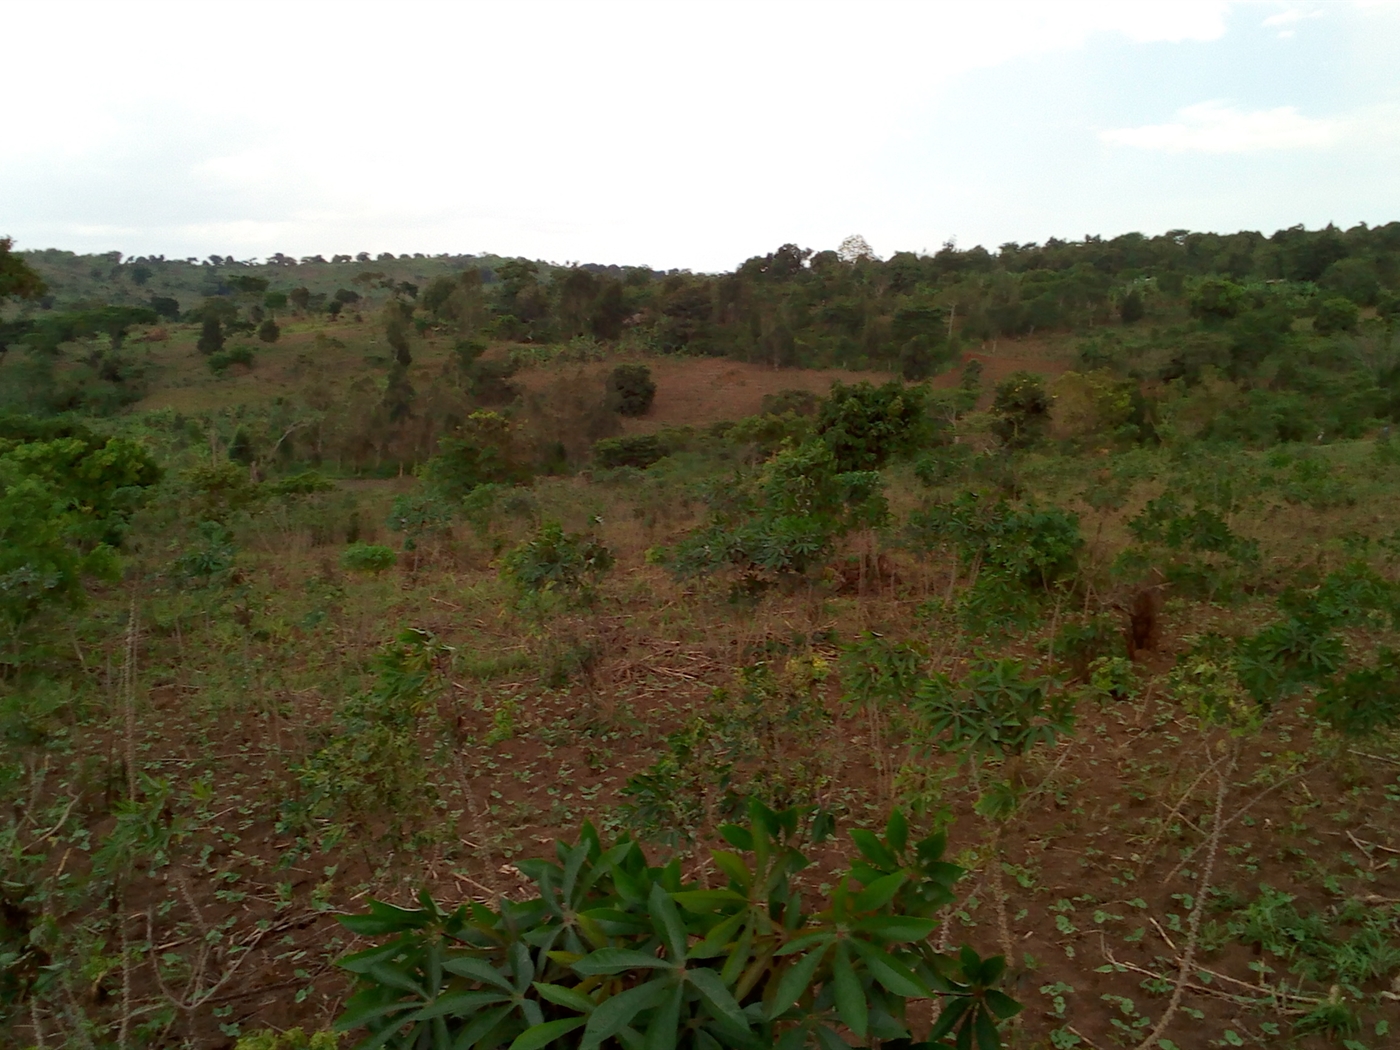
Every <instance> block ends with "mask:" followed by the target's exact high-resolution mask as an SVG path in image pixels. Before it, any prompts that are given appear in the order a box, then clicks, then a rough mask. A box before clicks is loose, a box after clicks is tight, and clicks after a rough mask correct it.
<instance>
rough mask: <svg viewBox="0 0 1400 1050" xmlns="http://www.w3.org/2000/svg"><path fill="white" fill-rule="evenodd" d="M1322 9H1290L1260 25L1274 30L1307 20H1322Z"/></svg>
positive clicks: (1270, 17) (1274, 15) (1271, 16)
mask: <svg viewBox="0 0 1400 1050" xmlns="http://www.w3.org/2000/svg"><path fill="white" fill-rule="evenodd" d="M1321 17H1322V11H1321V10H1320V9H1316V8H1314V9H1312V10H1306V9H1304V8H1301V7H1290V8H1288V9H1286V10H1283V11H1280V12H1278V13H1277V14H1273V15H1270V16H1269V17H1268V18H1266V19H1264V21H1262V22H1260V23H1259V24H1260V25H1261V26H1263V27H1264V28H1266V29H1273V28H1274V27H1275V26H1290V25H1294V24H1295V23H1298V22H1301V21H1303V20H1304V19H1305V18H1321Z"/></svg>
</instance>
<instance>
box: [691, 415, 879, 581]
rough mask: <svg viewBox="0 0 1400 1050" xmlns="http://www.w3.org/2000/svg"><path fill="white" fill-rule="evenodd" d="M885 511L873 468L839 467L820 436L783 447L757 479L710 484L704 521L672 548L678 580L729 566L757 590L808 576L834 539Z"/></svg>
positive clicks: (875, 520) (871, 523)
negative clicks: (708, 509)
mask: <svg viewBox="0 0 1400 1050" xmlns="http://www.w3.org/2000/svg"><path fill="white" fill-rule="evenodd" d="M887 514H888V510H887V507H886V504H885V500H884V496H883V495H882V493H881V480H880V475H879V473H878V472H876V471H846V472H841V471H840V470H839V469H838V465H837V459H836V456H835V455H834V454H833V453H832V451H831V449H830V448H829V447H828V446H827V445H826V444H825V443H824V442H821V441H809V442H807V443H806V444H804V445H800V446H798V447H796V448H785V449H783V450H782V451H780V452H778V453H777V454H776V455H775V456H773V457H772V459H770V460H769V461H768V462H767V463H766V464H764V466H763V469H762V470H761V471H760V472H759V473H758V475H757V476H756V477H752V478H747V479H744V480H743V481H741V482H739V483H737V484H734V485H730V486H726V487H725V488H723V489H716V490H715V491H714V492H713V493H712V494H711V513H710V518H709V521H708V522H707V523H706V524H705V525H703V526H701V527H700V528H699V529H696V530H695V531H693V532H692V533H690V534H689V535H688V536H686V537H685V539H683V540H682V541H681V542H680V543H679V544H677V545H676V547H675V549H674V550H673V551H671V552H670V556H669V562H670V565H671V569H672V571H673V572H674V573H675V574H676V575H678V576H681V577H686V576H694V575H700V574H702V573H711V572H715V571H718V570H721V569H730V570H733V571H734V572H736V573H737V574H738V577H739V580H738V583H737V584H736V587H737V588H738V589H739V590H740V591H741V592H746V593H756V592H758V591H760V590H762V589H763V588H765V587H767V586H769V585H771V584H772V583H774V582H776V581H777V580H779V579H783V578H788V579H791V578H795V577H800V576H802V575H804V574H806V573H807V572H808V571H809V570H811V569H812V568H813V567H814V566H816V565H819V564H821V563H822V562H824V561H825V560H826V558H827V557H828V556H829V555H830V553H831V551H832V548H833V545H834V543H835V541H836V539H837V538H838V537H840V536H844V535H846V534H848V533H850V532H851V531H853V530H854V529H857V528H862V527H865V528H869V527H873V526H877V525H880V524H882V523H883V522H884V521H885V519H886V517H887Z"/></svg>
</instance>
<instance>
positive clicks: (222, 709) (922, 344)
mask: <svg viewBox="0 0 1400 1050" xmlns="http://www.w3.org/2000/svg"><path fill="white" fill-rule="evenodd" d="M11 248H12V246H11V245H10V244H9V242H7V241H6V242H0V297H3V298H4V299H5V300H6V301H7V305H6V306H5V308H4V313H3V315H0V385H2V387H0V389H2V390H3V392H2V393H0V397H3V399H4V401H3V409H4V414H3V415H0V483H3V490H2V491H0V622H2V623H3V628H2V629H0V787H3V791H4V798H5V800H6V802H7V805H6V807H5V810H4V815H3V817H0V843H2V844H3V850H0V960H3V967H0V1032H3V1033H4V1038H5V1040H6V1042H7V1045H9V1044H13V1045H18V1046H53V1045H73V1046H80V1047H94V1048H95V1047H105V1046H112V1047H120V1048H123V1050H125V1048H127V1047H143V1046H151V1047H167V1046H219V1045H229V1046H233V1045H238V1046H240V1047H243V1048H244V1050H255V1048H256V1050H310V1048H317V1050H321V1048H325V1047H331V1046H337V1045H350V1044H351V1042H352V1041H353V1042H355V1043H362V1044H363V1045H365V1046H367V1047H369V1046H400V1047H420V1046H439V1045H442V1046H455V1047H463V1048H467V1047H480V1048H482V1050H487V1048H493V1047H514V1048H515V1050H527V1048H543V1047H558V1048H589V1047H595V1046H596V1047H614V1046H618V1047H633V1046H638V1047H648V1048H650V1047H655V1048H662V1047H680V1046H684V1047H687V1048H689V1047H695V1048H709V1047H736V1048H747V1047H755V1048H758V1047H769V1046H782V1047H792V1048H796V1047H799V1046H808V1045H812V1046H821V1047H836V1046H844V1045H857V1046H872V1047H873V1046H877V1045H878V1046H888V1047H915V1046H930V1047H931V1046H946V1045H952V1046H959V1047H972V1046H976V1047H978V1048H979V1050H985V1048H989V1047H993V1046H996V1045H1006V1046H1014V1047H1024V1048H1031V1047H1054V1048H1056V1050H1064V1048H1072V1047H1085V1048H1094V1047H1108V1046H1123V1047H1142V1048H1144V1050H1146V1048H1148V1047H1151V1046H1160V1047H1163V1048H1164V1050H1171V1048H1172V1047H1180V1048H1186V1047H1198V1046H1199V1047H1204V1046H1251V1045H1253V1046H1263V1045H1273V1044H1277V1043H1280V1042H1283V1043H1285V1044H1286V1045H1296V1046H1299V1047H1324V1046H1335V1047H1340V1048H1344V1050H1354V1048H1355V1047H1371V1048H1375V1047H1381V1046H1386V1045H1389V1044H1388V1040H1389V1038H1391V1036H1390V1033H1391V1031H1392V1029H1393V1028H1394V1027H1395V1026H1396V1025H1397V1024H1400V1011H1397V1007H1396V1002H1397V998H1396V992H1395V989H1396V987H1397V982H1400V910H1397V907H1398V906H1397V901H1400V865H1398V864H1397V857H1400V811H1397V807H1398V806H1400V782H1397V774H1400V737H1398V736H1397V730H1400V503H1397V501H1396V500H1397V493H1400V444H1398V443H1397V442H1396V441H1395V440H1393V439H1392V435H1391V428H1392V426H1393V424H1394V423H1395V422H1396V420H1397V416H1396V413H1397V411H1400V352H1397V348H1396V343H1395V331H1394V329H1395V324H1396V303H1397V301H1400V300H1397V293H1400V268H1397V260H1400V225H1397V224H1392V225H1390V226H1385V227H1379V228H1375V229H1370V228H1366V227H1358V228H1356V229H1353V230H1347V231H1340V230H1335V229H1331V228H1329V229H1326V230H1321V231H1306V230H1302V229H1295V230H1285V231H1280V232H1279V233H1278V234H1275V235H1273V236H1272V237H1264V236H1261V235H1257V234H1237V235H1233V236H1217V235H1210V234H1189V233H1183V232H1173V233H1170V234H1167V235H1164V236H1162V237H1155V238H1147V237H1141V236H1137V235H1132V236H1128V237H1120V238H1116V239H1114V240H1111V241H1103V240H1097V239H1092V238H1091V239H1087V240H1085V241H1083V242H1074V243H1061V242H1050V243H1048V244H1046V245H1014V244H1013V245H1003V246H1002V247H1001V248H1000V249H999V250H998V251H996V252H987V251H984V250H982V249H980V248H975V249H971V250H967V251H962V250H958V249H956V248H954V247H952V246H947V247H945V248H944V249H942V250H941V251H939V252H937V253H935V254H933V255H931V256H916V255H912V254H900V255H896V256H894V257H893V258H891V259H889V260H884V261H882V260H879V259H876V258H874V257H873V255H871V253H870V252H869V250H868V249H867V248H865V247H864V246H863V245H862V244H861V243H860V242H859V241H858V239H852V240H850V241H848V242H847V243H846V244H845V245H843V246H842V249H841V250H840V251H838V252H821V253H815V254H814V253H810V252H806V251H801V250H798V249H796V248H794V247H793V246H790V245H789V246H784V247H783V248H780V249H779V250H778V251H776V252H774V253H773V254H771V255H768V256H764V257H761V258H757V259H752V260H749V261H748V262H746V263H745V264H743V265H742V266H740V267H739V268H738V269H736V270H735V271H734V272H733V273H729V274H720V275H697V274H689V273H681V272H674V273H666V274H663V273H657V272H654V271H651V270H649V269H647V268H645V267H639V268H618V267H601V266H599V267H583V266H581V267H553V266H548V265H545V264H541V263H532V262H529V261H526V260H505V259H498V258H495V257H482V258H468V257H452V258H449V257H438V258H432V259H427V258H421V257H414V258H408V257H398V258H393V257H386V258H380V259H377V260H370V259H368V258H366V257H362V258H359V259H354V258H350V257H339V256H337V257H335V258H333V259H332V260H329V261H328V260H323V259H317V258H312V259H305V260H291V259H289V258H286V257H274V258H273V259H271V260H267V261H265V262H263V263H253V262H239V261H237V260H232V259H224V258H221V257H211V258H210V259H209V260H207V261H206V262H205V263H195V262H192V261H188V260H186V261H170V260H164V259H149V258H146V259H134V260H129V259H123V258H121V257H120V256H111V257H91V256H88V257H79V256H72V255H68V254H66V253H59V252H37V253H22V254H21V253H16V252H14V251H12V250H11ZM721 357H722V358H725V359H727V363H726V367H729V366H730V365H732V366H733V368H734V369H735V371H734V373H733V374H734V376H737V377H739V378H740V379H742V380H743V381H744V382H753V383H755V384H758V383H759V381H760V377H762V383H763V385H762V389H761V390H758V389H754V390H751V391H750V394H751V395H752V396H751V397H750V401H751V402H752V403H753V404H754V406H755V409H756V410H755V411H754V412H753V414H751V415H748V416H745V417H743V418H733V417H732V416H730V417H725V418H716V419H708V420H704V421H701V422H696V421H695V420H694V419H688V420H684V421H682V420H680V419H678V418H677V416H676V415H675V414H674V413H675V412H676V409H675V405H676V404H677V401H676V399H677V398H679V397H680V396H681V395H683V394H685V393H686V389H685V384H686V382H687V378H686V377H687V376H699V375H705V376H710V377H711V379H712V380H714V377H715V376H716V375H719V377H720V378H721V379H723V378H724V377H725V376H726V375H727V373H716V372H714V371H712V370H711V371H704V369H708V368H711V366H712V365H713V364H714V359H715V358H721ZM740 366H743V368H747V369H749V370H748V371H742V370H741V368H740ZM816 367H825V368H833V367H835V368H842V369H847V370H871V371H874V372H878V373H879V375H866V376H862V377H857V376H855V375H850V374H848V372H844V371H843V372H841V373H840V374H839V375H840V378H836V379H835V381H832V379H833V376H834V374H825V373H823V374H820V382H819V383H818V382H817V380H816V379H814V376H816V375H817V374H816V373H813V372H811V371H810V369H812V368H816ZM814 385H816V386H818V387H819V389H813V388H812V387H813V386H814ZM736 389H737V387H736ZM308 1033H310V1034H308Z"/></svg>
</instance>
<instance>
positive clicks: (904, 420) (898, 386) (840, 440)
mask: <svg viewBox="0 0 1400 1050" xmlns="http://www.w3.org/2000/svg"><path fill="white" fill-rule="evenodd" d="M816 431H817V436H818V437H819V438H820V439H821V440H822V441H823V442H825V443H826V445H827V447H828V448H830V449H831V454H832V456H833V457H835V463H836V468H837V470H838V471H864V470H875V469H878V468H879V467H882V466H884V465H885V463H886V462H888V461H889V459H890V458H891V457H893V456H897V455H901V454H903V453H906V452H912V451H913V450H915V449H917V448H919V447H920V446H921V445H923V444H924V443H925V442H926V441H927V440H928V439H929V437H930V436H931V434H932V420H931V418H930V417H929V414H928V391H927V390H926V389H925V388H923V387H918V386H905V385H904V384H902V383H898V382H890V383H885V384H884V385H883V386H873V385H872V384H870V383H856V384H854V385H853V386H846V385H844V384H843V383H839V382H837V383H833V384H831V392H830V393H829V394H827V396H826V397H825V398H824V399H823V401H822V403H821V407H820V408H819V409H818V411H817V419H816Z"/></svg>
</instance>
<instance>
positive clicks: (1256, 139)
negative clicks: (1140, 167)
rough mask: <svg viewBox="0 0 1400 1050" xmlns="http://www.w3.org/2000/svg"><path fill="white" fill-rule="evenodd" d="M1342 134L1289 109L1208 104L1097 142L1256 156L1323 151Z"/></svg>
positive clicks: (1337, 125)
mask: <svg viewBox="0 0 1400 1050" xmlns="http://www.w3.org/2000/svg"><path fill="white" fill-rule="evenodd" d="M1344 129H1345V122H1344V121H1341V120H1335V119H1326V120H1317V119H1314V118H1312V117H1305V116H1303V115H1302V114H1301V113H1299V112H1298V110H1297V109H1296V108H1295V107H1293V106H1279V107H1277V108H1275V109H1259V110H1253V111H1245V110H1240V109H1236V108H1235V107H1234V106H1231V105H1227V104H1226V103H1224V102H1221V101H1213V102H1201V103H1198V104H1197V105H1194V106H1187V107H1185V108H1184V109H1180V110H1178V111H1177V120H1176V121H1174V122H1172V123H1170V124H1145V125H1143V126H1141V127H1136V128H1112V129H1109V130H1107V131H1103V132H1101V133H1100V138H1102V139H1103V141H1105V142H1110V143H1113V144H1115V145H1119V146H1132V147H1134V148H1136V149H1147V150H1161V151H1164V152H1168V153H1257V152H1259V151H1261V150H1280V149H1319V148H1324V147H1327V146H1330V145H1332V144H1333V143H1335V142H1336V141H1337V139H1338V138H1339V137H1340V136H1341V134H1342V132H1343V131H1344Z"/></svg>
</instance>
